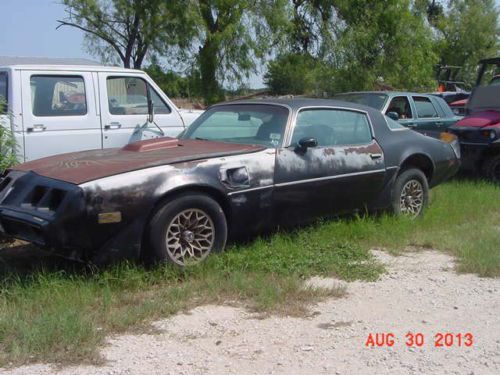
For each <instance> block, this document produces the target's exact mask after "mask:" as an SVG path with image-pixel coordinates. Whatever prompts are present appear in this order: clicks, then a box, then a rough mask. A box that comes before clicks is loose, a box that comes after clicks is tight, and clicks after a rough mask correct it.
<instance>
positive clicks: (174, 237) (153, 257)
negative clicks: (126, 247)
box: [148, 194, 227, 267]
mask: <svg viewBox="0 0 500 375" xmlns="http://www.w3.org/2000/svg"><path fill="white" fill-rule="evenodd" d="M226 240H227V222H226V216H225V215H224V211H223V210H222V208H221V207H220V205H219V204H218V203H217V202H216V201H215V200H213V199H212V198H210V197H208V196H206V195H203V194H185V195H181V196H179V197H176V198H175V199H174V200H172V201H171V202H168V203H166V204H164V205H163V206H162V207H161V208H160V209H159V210H158V211H157V212H156V214H155V215H154V216H153V218H152V219H151V221H150V224H149V244H150V247H151V248H150V251H149V254H148V255H150V256H149V257H148V258H150V259H149V260H150V261H152V262H155V263H157V262H170V263H173V264H176V265H178V266H181V267H184V266H187V265H191V264H195V263H199V262H201V261H202V260H204V259H205V258H206V257H207V256H208V255H210V254H211V253H212V252H219V251H222V250H223V249H224V247H225V246H226Z"/></svg>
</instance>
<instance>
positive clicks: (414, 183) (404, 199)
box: [391, 168, 429, 218]
mask: <svg viewBox="0 0 500 375" xmlns="http://www.w3.org/2000/svg"><path fill="white" fill-rule="evenodd" d="M428 202H429V184H428V182H427V178H426V177H425V175H424V174H423V173H422V171H421V170H420V169H416V168H411V169H407V170H406V171H404V172H403V173H401V174H400V175H399V176H398V177H397V178H396V182H395V183H394V189H393V195H392V207H391V208H392V212H393V213H394V214H396V215H405V216H408V217H411V218H416V217H418V216H420V215H422V213H423V211H424V209H425V207H426V206H427V204H428Z"/></svg>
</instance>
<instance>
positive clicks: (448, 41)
mask: <svg viewBox="0 0 500 375" xmlns="http://www.w3.org/2000/svg"><path fill="white" fill-rule="evenodd" d="M436 27H437V29H438V30H439V31H440V33H441V35H440V39H439V41H438V43H437V48H436V50H437V52H438V54H439V59H440V63H442V64H446V65H459V66H462V67H463V70H462V75H463V79H464V81H466V82H467V83H469V84H471V85H472V84H474V81H475V76H476V66H477V63H478V61H479V60H480V59H483V58H488V57H495V56H497V55H498V53H499V39H500V28H499V11H498V9H497V8H496V7H495V2H494V0H452V1H450V3H449V8H448V10H447V11H446V12H445V14H444V15H443V16H442V17H441V18H440V20H439V21H438V22H437V24H436Z"/></svg>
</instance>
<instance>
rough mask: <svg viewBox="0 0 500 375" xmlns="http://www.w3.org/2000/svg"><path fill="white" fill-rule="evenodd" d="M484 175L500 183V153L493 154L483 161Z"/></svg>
mask: <svg viewBox="0 0 500 375" xmlns="http://www.w3.org/2000/svg"><path fill="white" fill-rule="evenodd" d="M482 169H483V171H482V172H483V176H484V177H485V178H486V179H488V180H490V181H491V182H494V183H495V184H500V155H495V156H491V157H489V158H488V159H486V160H485V161H484V163H483V168H482Z"/></svg>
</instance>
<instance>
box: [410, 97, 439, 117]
mask: <svg viewBox="0 0 500 375" xmlns="http://www.w3.org/2000/svg"><path fill="white" fill-rule="evenodd" d="M413 101H414V102H415V107H416V108H417V115H418V117H419V118H434V117H439V115H438V112H437V111H436V108H434V104H432V102H431V100H430V99H429V98H426V97H423V96H414V97H413Z"/></svg>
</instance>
